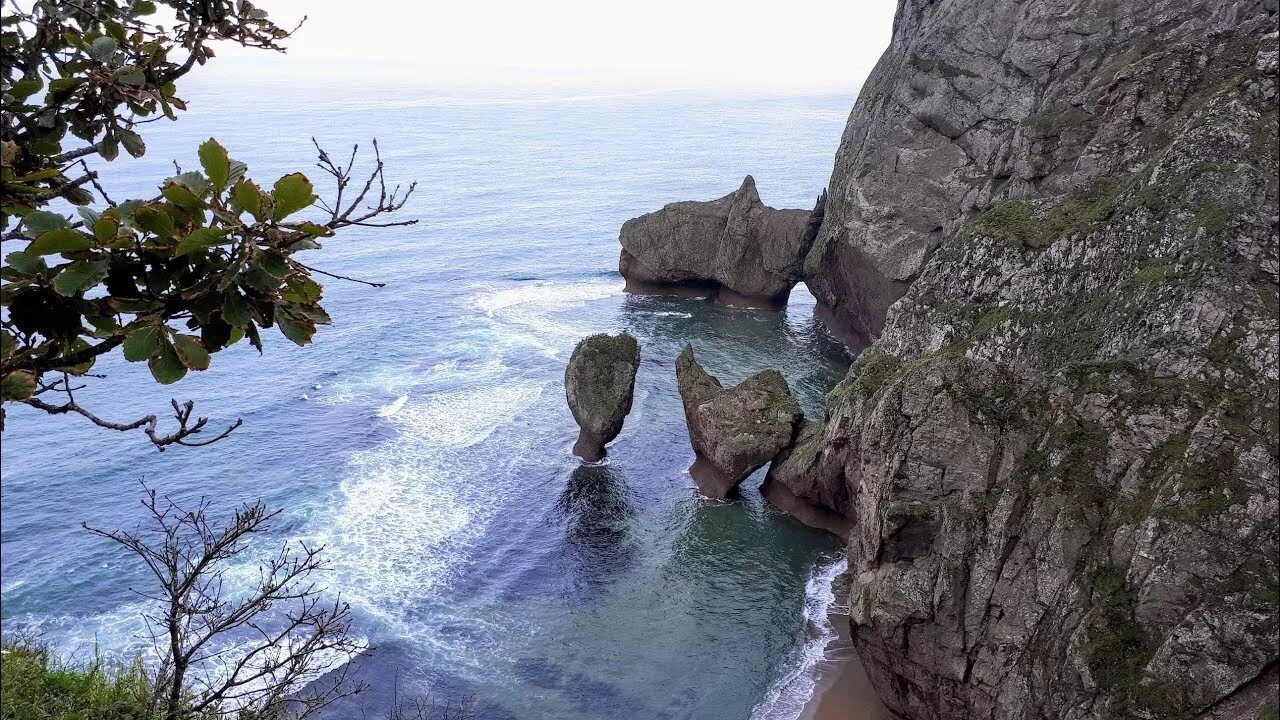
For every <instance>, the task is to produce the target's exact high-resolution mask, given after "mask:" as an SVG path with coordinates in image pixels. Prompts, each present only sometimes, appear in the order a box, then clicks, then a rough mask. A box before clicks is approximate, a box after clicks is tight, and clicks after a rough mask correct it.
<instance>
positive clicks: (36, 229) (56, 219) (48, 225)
mask: <svg viewBox="0 0 1280 720" xmlns="http://www.w3.org/2000/svg"><path fill="white" fill-rule="evenodd" d="M22 222H23V227H25V228H26V229H27V232H29V233H31V234H32V235H43V234H44V233H47V232H49V231H50V230H61V229H62V228H65V227H67V226H68V225H70V223H69V222H67V219H66V218H65V217H63V216H61V215H59V214H58V213H54V212H49V211H48V210H37V211H35V212H33V213H31V214H30V215H28V216H26V217H25V218H23V221H22Z"/></svg>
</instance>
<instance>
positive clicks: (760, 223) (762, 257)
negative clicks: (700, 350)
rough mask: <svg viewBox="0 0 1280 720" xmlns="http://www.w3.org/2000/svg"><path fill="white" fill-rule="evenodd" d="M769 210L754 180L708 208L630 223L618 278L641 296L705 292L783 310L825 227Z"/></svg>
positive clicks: (689, 207)
mask: <svg viewBox="0 0 1280 720" xmlns="http://www.w3.org/2000/svg"><path fill="white" fill-rule="evenodd" d="M813 214H814V213H813V212H811V211H809V210H775V209H773V208H771V207H767V206H765V204H764V203H762V202H761V201H760V195H759V194H758V193H757V192H756V183H755V180H753V179H752V178H751V176H750V175H748V176H747V177H746V179H745V180H743V181H742V187H740V188H738V189H737V190H735V191H734V192H731V193H729V194H728V195H726V196H724V197H722V198H720V199H718V200H711V201H708V202H693V201H690V202H677V203H671V204H670V205H667V206H665V207H663V208H662V209H661V210H658V211H656V212H651V213H649V214H647V215H641V216H640V217H638V218H633V219H631V220H628V221H627V222H626V224H624V225H623V226H622V232H621V233H620V234H619V236H618V240H619V242H620V243H622V253H621V256H620V258H619V260H618V270H619V272H621V273H622V276H623V277H624V278H626V279H627V283H628V287H629V288H631V289H636V290H644V289H649V288H652V287H654V286H677V287H686V288H695V289H702V290H704V291H707V292H711V293H713V294H715V293H718V296H719V297H720V299H723V300H726V301H728V302H731V303H734V302H739V303H747V304H763V305H769V306H780V305H784V304H786V301H787V296H788V294H790V292H791V288H793V287H794V286H795V284H796V283H797V282H799V281H800V272H801V267H802V265H803V261H804V257H805V253H806V252H807V251H808V248H809V245H810V244H811V243H812V241H813V238H814V237H816V234H817V227H816V225H818V224H820V222H821V221H820V220H819V221H818V222H816V223H812V224H811V223H810V217H811V216H812V215H813Z"/></svg>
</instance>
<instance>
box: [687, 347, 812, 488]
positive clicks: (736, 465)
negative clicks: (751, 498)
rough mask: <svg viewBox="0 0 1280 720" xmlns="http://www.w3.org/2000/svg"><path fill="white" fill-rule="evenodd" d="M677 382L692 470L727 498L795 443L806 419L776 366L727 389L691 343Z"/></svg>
mask: <svg viewBox="0 0 1280 720" xmlns="http://www.w3.org/2000/svg"><path fill="white" fill-rule="evenodd" d="M676 385H677V386H678V387H679V390H680V399H681V401H682V402H683V403H684V414H685V421H686V422H687V423H688V425H689V440H690V442H691V443H692V444H693V450H694V454H695V456H696V459H695V461H694V464H693V467H691V468H689V474H690V475H692V476H693V478H694V480H695V481H696V482H697V483H698V487H699V489H701V490H702V492H703V493H704V494H706V495H708V496H709V497H716V498H722V497H726V496H727V495H728V494H729V493H730V492H732V491H733V490H734V489H735V488H737V487H738V484H739V483H741V482H742V481H743V480H745V479H746V478H747V476H748V475H750V474H751V473H753V472H755V471H756V470H759V469H760V468H762V467H764V465H765V463H768V462H769V461H770V460H772V459H773V458H774V457H775V456H777V455H778V453H779V452H781V451H782V450H783V449H785V448H787V447H788V446H790V444H791V441H792V438H793V437H794V436H795V433H796V429H797V427H798V425H799V424H800V423H801V422H802V421H803V420H804V413H803V412H802V411H801V410H800V405H799V404H798V403H797V402H796V400H795V398H794V397H792V396H791V390H790V388H788V387H787V381H786V379H785V378H783V377H782V374H781V373H779V372H778V371H777V370H764V371H762V372H759V373H756V374H755V375H752V376H751V377H749V378H747V379H746V380H743V381H742V382H741V383H738V384H737V385H735V386H733V387H731V388H728V389H725V388H724V387H723V386H721V384H720V381H719V380H716V379H715V378H714V377H712V376H711V375H710V374H708V373H707V371H705V370H703V369H702V366H701V365H699V364H698V361H697V360H696V359H695V358H694V356H693V348H692V347H690V346H688V345H686V346H685V348H684V350H683V351H681V353H680V356H679V357H678V358H677V359H676Z"/></svg>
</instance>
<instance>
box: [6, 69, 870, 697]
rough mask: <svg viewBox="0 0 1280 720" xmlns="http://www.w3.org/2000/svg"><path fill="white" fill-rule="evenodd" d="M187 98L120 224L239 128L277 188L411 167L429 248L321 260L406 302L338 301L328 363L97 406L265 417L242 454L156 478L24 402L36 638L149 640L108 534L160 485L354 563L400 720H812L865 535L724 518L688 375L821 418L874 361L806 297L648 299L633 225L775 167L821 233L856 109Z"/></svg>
mask: <svg viewBox="0 0 1280 720" xmlns="http://www.w3.org/2000/svg"><path fill="white" fill-rule="evenodd" d="M353 93H354V94H353ZM186 96H187V98H188V99H189V101H190V104H191V106H192V108H193V109H192V111H191V112H189V113H188V114H187V115H185V116H183V117H182V118H181V120H180V121H179V122H178V123H174V124H170V123H160V124H154V125H150V126H148V128H149V129H150V134H149V135H147V140H148V143H149V152H148V155H147V156H146V157H145V158H144V159H142V160H136V161H126V160H119V161H117V162H116V163H113V164H111V165H109V166H107V167H106V168H105V171H104V174H105V175H106V176H107V178H108V180H109V183H111V185H109V186H112V187H114V188H116V189H117V190H116V192H115V194H116V197H117V199H121V197H125V196H129V195H133V196H143V195H147V194H149V193H150V192H152V191H153V190H154V188H155V186H156V184H157V183H158V182H159V181H160V180H161V179H162V178H163V177H165V176H166V175H168V174H171V173H172V163H171V161H172V160H175V159H176V160H177V161H178V163H179V164H183V165H187V166H194V165H195V161H194V154H195V146H196V145H197V144H198V143H199V142H200V141H201V140H203V139H204V138H206V137H209V136H211V135H212V136H216V137H218V138H219V140H221V141H222V143H223V144H224V145H225V146H226V147H228V148H229V149H230V151H231V153H232V155H233V157H236V158H238V159H241V160H244V161H247V162H248V163H249V165H250V174H251V175H252V176H254V177H255V178H257V179H258V180H259V181H260V182H261V183H264V184H265V183H268V182H270V181H271V180H273V179H274V177H276V176H278V175H279V174H283V173H284V172H287V171H291V170H294V169H298V168H309V167H311V163H312V161H313V153H312V151H311V148H310V145H309V139H308V138H309V136H312V135H314V136H316V137H317V138H318V139H319V140H321V141H322V142H323V143H324V144H325V145H326V146H327V147H328V148H329V149H330V150H337V149H338V148H341V147H342V146H343V145H349V144H350V143H352V142H362V143H366V144H367V140H368V139H369V138H370V137H372V136H375V135H376V136H377V137H378V139H379V141H380V143H381V145H382V148H383V150H384V153H383V155H384V159H385V160H386V161H387V164H388V167H389V174H390V175H391V176H392V177H394V178H402V179H404V180H406V181H407V180H417V181H418V183H419V190H418V193H417V194H416V195H415V197H414V200H413V201H412V202H411V203H410V205H409V207H408V208H407V209H406V216H413V217H417V218H419V219H420V222H419V224H417V225H415V226H412V227H408V228H397V229H391V230H385V231H374V230H365V229H356V231H354V232H351V233H349V234H346V235H344V236H343V237H342V238H340V239H336V240H333V241H330V242H329V245H328V247H327V248H326V249H325V250H324V251H322V252H318V253H312V254H311V255H312V257H309V258H304V261H306V262H309V263H310V264H313V265H316V266H319V267H322V268H325V269H328V270H332V271H335V272H340V273H343V274H348V275H356V276H359V277H363V278H367V279H371V280H378V281H383V282H386V283H388V285H387V287H384V288H380V289H372V288H368V287H365V286H361V285H354V284H350V283H340V282H337V281H330V282H329V283H327V289H326V298H327V302H326V306H327V307H328V309H329V311H330V313H331V314H332V316H333V318H334V325H333V326H332V327H329V328H324V329H322V330H321V332H320V333H319V334H318V336H317V341H316V343H315V344H314V345H312V346H310V347H307V348H305V349H299V348H297V347H294V346H293V345H292V344H290V343H288V342H287V341H285V340H284V339H283V337H280V336H279V335H276V334H274V333H272V335H271V338H270V341H269V342H268V346H267V349H266V353H265V355H263V356H261V357H260V356H258V354H257V353H256V352H254V351H253V350H251V349H250V348H248V347H247V346H243V347H235V348H232V349H231V350H229V351H227V352H224V353H221V354H219V355H217V356H216V357H215V360H214V363H213V367H212V369H210V370H209V371H208V372H205V373H201V374H193V375H192V376H189V378H188V379H186V380H184V381H183V382H181V383H180V384H178V385H176V386H173V387H170V388H160V387H157V386H155V385H154V384H153V383H151V382H150V379H149V376H147V375H146V370H145V368H144V367H141V366H138V365H128V364H126V363H124V362H123V361H108V362H103V363H100V364H99V366H98V368H97V370H98V371H101V372H106V373H108V375H109V376H110V383H111V385H110V387H111V389H112V390H111V392H108V391H107V389H106V387H105V386H98V387H91V388H89V389H87V390H85V391H82V392H81V393H80V395H79V399H80V400H81V402H82V403H84V404H86V405H89V406H91V407H93V408H94V409H96V410H97V411H98V412H99V413H100V414H101V415H104V416H108V417H113V418H131V417H134V416H137V415H140V414H144V413H146V412H150V411H158V410H162V409H163V408H164V407H166V406H167V403H168V399H169V397H170V396H177V397H179V398H191V399H194V400H195V401H196V403H197V408H199V409H202V410H203V412H204V413H205V414H208V415H210V416H211V418H212V422H213V423H214V424H218V423H226V422H229V421H231V420H232V419H234V418H236V417H240V418H243V419H244V422H245V424H244V427H242V428H241V429H240V430H238V431H237V432H235V433H234V434H233V435H232V436H231V437H230V438H229V439H227V440H225V441H223V442H221V443H219V444H217V445H215V446H212V447H209V448H204V449H186V448H178V449H175V450H171V451H169V452H165V453H158V452H156V451H155V450H154V449H152V448H151V446H150V445H149V444H148V443H147V442H146V441H145V439H144V438H143V437H141V436H140V435H122V434H114V433H110V432H108V431H105V430H97V429H94V428H91V427H89V426H88V424H87V423H84V422H79V421H77V419H68V418H52V417H46V416H42V415H40V414H38V413H35V412H33V411H27V410H26V409H25V408H15V409H10V410H9V416H8V423H7V424H8V429H7V430H6V431H5V433H4V436H3V441H4V463H3V504H2V510H0V512H2V520H3V538H2V539H3V545H2V568H0V569H2V571H3V573H2V574H3V595H2V599H3V615H4V629H5V631H6V632H16V631H18V630H21V629H34V630H37V631H38V632H40V633H42V634H43V635H44V637H45V638H46V639H47V640H48V641H50V642H51V643H53V644H54V645H55V646H57V647H58V648H61V649H62V650H63V651H64V652H66V653H69V654H72V655H76V656H79V657H85V656H87V655H88V654H89V653H90V652H92V647H93V645H94V643H95V642H96V643H99V644H100V645H101V646H102V647H103V648H107V649H111V650H115V651H120V652H128V651H129V650H130V649H132V648H136V647H139V646H140V643H141V642H142V640H141V638H140V632H141V623H140V613H142V612H143V611H144V610H145V609H146V606H145V604H143V603H142V602H141V601H139V599H138V598H137V596H136V595H134V594H132V593H131V592H130V591H129V590H128V587H129V586H130V585H131V584H132V585H133V586H135V587H145V582H146V578H145V575H144V573H143V569H142V568H141V567H140V566H139V564H138V563H137V562H135V561H133V560H132V559H131V558H129V557H126V556H124V555H122V553H121V552H120V551H119V550H117V549H116V548H114V547H112V546H110V545H108V544H107V543H105V542H104V541H102V540H100V539H98V538H95V537H93V536H90V535H89V534H88V533H86V532H85V531H84V530H82V529H81V528H80V523H81V522H84V521H88V522H90V523H91V524H94V525H97V526H99V527H106V528H115V527H132V526H134V525H136V524H137V523H138V522H140V520H141V515H140V513H139V507H138V498H139V496H140V487H141V486H140V484H139V482H140V481H142V482H145V483H146V484H147V485H149V486H151V487H154V488H157V489H159V490H161V491H163V492H166V493H169V494H171V495H173V496H176V497H178V498H186V499H192V498H195V497H198V496H201V495H207V496H209V497H212V498H215V499H216V502H217V505H218V506H220V507H224V508H230V507H231V506H232V505H233V504H234V503H237V502H240V501H252V500H256V499H258V498H262V499H263V500H265V501H266V502H268V503H269V504H271V505H273V506H278V507H283V508H285V513H284V515H283V517H282V520H281V522H279V523H277V525H276V527H275V528H274V530H273V533H272V536H271V537H269V538H264V539H263V541H260V542H258V543H257V544H255V546H254V552H255V553H264V554H265V553H269V552H271V551H272V550H273V546H274V545H275V544H276V543H278V542H279V541H281V540H287V539H303V540H307V541H309V542H317V543H322V544H324V545H325V547H326V550H325V553H326V556H327V557H328V558H329V562H330V565H331V570H330V571H329V572H327V573H326V574H325V575H324V576H323V578H322V581H323V583H324V584H325V585H326V586H327V587H328V588H329V589H330V591H332V592H339V593H341V595H342V596H343V597H344V598H345V599H347V600H348V601H350V602H351V603H352V605H353V607H354V608H355V613H356V624H357V629H358V631H359V632H360V633H361V635H362V636H364V637H366V638H368V640H369V641H370V642H371V643H373V644H374V645H376V646H377V649H376V651H375V652H374V653H373V654H371V655H370V656H369V657H368V658H365V659H362V660H360V661H359V662H358V664H357V665H358V667H357V668H356V669H357V670H358V672H359V673H360V676H361V677H362V678H363V679H365V680H366V681H367V682H369V683H370V684H371V686H372V687H373V690H374V691H373V692H372V693H371V694H370V695H369V696H366V697H365V698H364V699H363V700H362V701H361V702H363V709H364V710H365V711H367V712H369V713H371V715H370V716H371V717H373V716H376V713H378V712H381V711H384V710H385V709H386V707H387V705H388V704H389V703H390V697H391V693H392V691H393V688H396V689H397V690H398V692H399V693H400V694H401V695H405V696H425V695H428V694H429V695H431V696H433V697H436V698H440V699H451V698H461V697H465V696H472V697H474V698H475V702H476V708H477V710H478V711H479V714H480V716H481V717H486V718H520V719H528V720H535V719H551V718H556V719H566V720H572V719H577V718H635V719H637V720H639V719H650V718H689V719H695V718H696V719H698V720H716V719H720V718H723V719H725V720H729V719H738V718H745V717H750V716H755V717H760V718H765V717H794V714H795V707H796V700H797V698H799V697H802V696H803V695H804V693H805V692H806V691H807V685H806V683H807V677H806V674H805V673H806V668H807V666H808V664H809V663H811V662H812V659H813V657H814V656H815V652H816V651H817V650H818V649H820V648H821V645H822V642H823V640H824V639H825V638H826V637H827V635H826V633H828V632H829V630H828V629H827V628H825V627H824V626H823V624H824V623H825V615H824V613H823V603H825V602H826V601H827V599H829V597H828V596H826V595H824V588H823V581H822V580H823V577H824V576H829V575H830V574H831V573H832V572H834V569H835V565H834V563H835V562H836V558H837V557H838V555H839V547H838V543H837V542H836V541H834V540H833V539H832V538H830V537H828V536H826V535H824V534H822V533H819V532H816V531H813V530H810V529H807V528H804V527H802V526H800V525H798V524H797V523H795V522H794V521H792V520H791V519H789V518H787V517H784V516H781V515H780V514H778V513H776V512H774V511H772V510H771V509H769V508H768V507H766V506H765V504H764V503H763V502H762V500H761V499H760V497H759V494H758V492H756V487H757V486H758V484H759V479H760V478H759V476H757V477H755V478H753V479H751V480H749V481H748V482H747V483H746V484H745V485H744V492H743V493H742V498H741V499H740V500H736V501H732V502H712V501H708V500H704V499H701V498H700V497H699V496H698V494H697V492H696V491H695V489H694V488H693V485H692V482H691V481H690V478H689V476H688V475H687V473H686V472H685V468H687V466H688V465H689V463H690V462H691V460H692V451H691V450H690V447H689V444H688V439H687V435H686V432H685V427H684V422H683V417H682V414H681V412H680V403H679V398H678V395H677V394H676V390H675V382H674V370H673V362H674V359H675V355H676V353H677V352H678V351H679V348H680V347H681V346H682V345H683V344H684V343H685V342H692V343H693V344H694V346H695V348H696V349H697V351H698V354H699V357H700V359H701V360H702V361H703V362H704V364H705V365H706V366H707V367H708V369H709V370H710V371H712V372H713V373H715V374H717V375H719V376H720V377H721V379H722V380H725V381H729V382H737V381H738V380H740V379H742V378H743V377H745V376H747V375H748V374H750V373H752V372H755V371H757V370H759V369H762V368H765V367H776V368H778V369H780V370H781V371H782V372H783V373H784V374H785V375H786V377H787V379H788V381H789V382H790V383H791V386H792V388H793V389H794V390H795V391H796V393H797V395H798V396H799V398H800V400H801V402H802V404H803V405H804V407H805V408H806V410H807V411H808V412H809V413H810V414H819V413H820V412H821V402H822V397H823V395H824V394H825V393H826V391H827V390H828V389H830V387H831V386H833V385H834V384H835V382H836V381H837V380H838V379H839V377H840V376H841V375H842V373H843V371H844V369H845V368H846V367H847V365H848V362H849V357H848V355H847V353H846V352H845V351H844V349H843V348H842V347H841V346H840V345H839V344H838V343H837V342H835V341H834V340H832V339H831V338H830V337H829V336H828V335H827V334H826V332H825V331H824V330H823V329H822V328H821V327H820V326H819V325H818V323H817V322H816V321H815V320H814V318H813V312H812V311H813V300H812V298H811V297H809V296H808V295H807V293H805V292H804V291H803V289H799V290H797V292H796V294H795V296H794V298H793V302H792V304H791V306H790V307H789V308H788V309H787V310H786V311H785V312H783V313H774V312H767V311H758V310H734V309H728V308H724V307H720V306H717V305H713V304H710V303H707V302H705V301H700V300H690V299H675V298H657V297H645V296H634V295H628V294H624V293H623V292H622V282H621V279H620V278H619V277H618V275H617V273H616V263H617V253H618V245H617V230H618V228H619V227H620V226H621V224H622V223H623V221H625V220H626V219H628V218H630V217H633V216H635V215H638V214H640V213H643V212H647V211H649V210H652V209H656V208H657V207H659V206H660V205H662V204H663V203H666V202H670V201H674V200H681V199H710V198H713V197H718V196H720V195H723V194H725V193H727V192H729V191H730V190H732V189H734V188H736V187H737V186H738V185H739V183H740V182H741V180H742V176H743V175H745V174H747V173H751V174H753V175H754V176H755V178H756V180H757V182H758V185H759V188H760V192H761V195H762V197H763V198H764V200H765V202H766V203H768V204H771V205H774V206H776V207H809V206H810V205H811V203H812V200H813V198H814V197H815V196H816V195H817V194H818V193H819V191H820V190H821V189H822V188H823V186H824V184H825V181H826V178H827V175H828V174H829V172H830V165H831V157H832V155H833V152H834V149H835V146H836V143H837V141H838V138H839V136H840V131H841V128H842V126H843V123H844V119H845V116H846V114H847V112H848V108H849V106H850V104H851V98H850V97H848V96H843V95H840V96H824V97H781V96H768V97H759V96H758V97H751V96H745V95H739V96H728V95H726V96H715V95H709V94H707V93H693V92H669V93H626V92H618V91H608V92H605V91H597V92H592V91H568V90H556V91H551V90H546V91H536V92H535V91H523V92H511V91H497V90H494V91H481V90H476V89H469V90H458V91H452V90H448V89H439V88H435V89H433V88H428V87H411V86H410V87H406V86H398V87H395V88H381V87H378V86H376V85H366V86H364V87H360V88H354V89H353V88H351V87H349V86H347V85H343V86H342V87H325V86H323V85H315V86H311V87H305V88H301V89H299V88H290V87H287V86H283V85H273V84H270V83H265V82H263V83H249V84H247V85H246V84H243V83H237V84H235V85H234V86H233V85H230V84H222V83H220V82H219V81H216V80H203V81H201V80H198V79H197V80H195V81H193V84H191V85H190V86H189V88H188V90H187V92H186ZM335 154H338V153H336V152H335ZM312 177H313V178H317V179H318V177H319V176H318V174H317V173H312ZM624 329H625V330H628V331H629V332H631V333H633V334H635V335H636V337H637V338H639V340H640V342H641V344H642V348H643V349H642V355H643V357H642V364H641V368H640V373H639V377H638V380H637V388H636V393H637V395H636V402H635V407H634V409H633V411H632V413H631V415H630V417H629V418H628V420H627V425H626V428H625V429H624V430H623V432H622V435H621V436H620V437H619V438H618V439H617V441H616V442H615V443H614V444H613V445H612V447H611V450H610V456H609V461H608V463H607V464H605V465H601V466H582V465H580V464H579V463H578V461H577V460H576V459H575V458H574V457H573V456H572V455H571V454H570V453H569V448H570V447H571V445H572V442H573V439H574V437H575V436H576V427H575V425H574V423H573V420H572V417H571V416H570V414H569V411H568V409H567V407H566V406H565V402H564V397H563V388H562V385H561V378H562V374H563V369H564V363H565V362H566V360H567V359H568V355H569V352H570V351H571V349H572V347H573V344H574V343H575V342H576V341H577V340H578V339H579V338H581V337H582V336H584V335H586V334H589V333H592V332H598V331H606V330H607V331H617V330H624ZM250 560H252V558H250ZM241 569H242V570H243V571H244V572H245V575H244V577H245V578H247V577H248V576H247V573H248V572H250V571H251V569H252V565H251V563H246V564H245V565H244V566H243V568H241ZM235 577H238V576H237V575H233V579H234V578H235ZM359 712H360V707H359V706H358V705H354V704H352V705H345V706H342V707H339V708H337V709H335V711H334V712H333V713H332V716H333V717H346V716H352V715H358V714H359Z"/></svg>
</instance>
